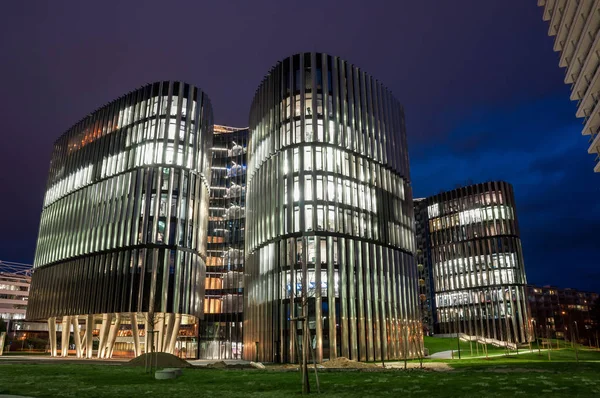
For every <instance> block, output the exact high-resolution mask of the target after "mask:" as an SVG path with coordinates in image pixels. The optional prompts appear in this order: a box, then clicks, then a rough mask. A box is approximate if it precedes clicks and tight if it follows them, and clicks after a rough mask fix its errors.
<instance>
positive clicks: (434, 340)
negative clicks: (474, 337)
mask: <svg viewBox="0 0 600 398" xmlns="http://www.w3.org/2000/svg"><path fill="white" fill-rule="evenodd" d="M424 344H425V347H426V348H428V349H429V355H431V354H434V353H436V352H442V351H449V350H453V351H456V350H458V344H457V342H456V338H447V337H444V338H442V337H430V336H425V337H424ZM471 348H473V356H484V355H485V352H484V351H483V345H482V344H479V347H478V344H477V343H476V342H472V343H470V342H468V341H462V340H461V341H460V354H461V358H462V357H465V358H466V357H470V356H471ZM477 348H479V352H478V351H477ZM487 350H488V355H492V354H504V353H506V349H505V348H501V347H494V346H493V345H491V344H487Z"/></svg>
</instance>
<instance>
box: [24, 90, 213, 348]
mask: <svg viewBox="0 0 600 398" xmlns="http://www.w3.org/2000/svg"><path fill="white" fill-rule="evenodd" d="M212 124H213V121H212V107H211V104H210V101H209V99H208V97H207V96H206V95H205V94H204V93H203V92H202V91H201V90H199V89H197V88H195V87H193V86H191V85H189V84H186V83H182V82H158V83H153V84H149V85H147V86H145V87H142V88H140V89H138V90H135V91H133V92H130V93H129V94H127V95H124V96H123V97H120V98H119V99H117V100H115V101H113V102H111V103H109V104H107V105H105V106H104V107H102V108H100V109H98V110H97V111H95V112H93V113H92V114H90V115H89V116H87V117H86V118H84V119H83V120H81V121H80V122H79V123H77V124H76V125H75V126H73V127H72V128H71V129H69V130H68V131H67V132H66V133H65V134H64V135H63V136H61V137H60V138H59V139H58V140H57V141H56V143H55V145H54V151H53V153H52V160H51V164H50V177H49V180H48V187H47V191H46V196H45V199H44V207H43V211H42V217H41V224H40V231H39V238H38V244H37V250H36V256H35V263H34V273H33V278H32V292H31V296H30V298H29V305H28V317H29V318H30V319H41V318H52V317H69V316H73V317H77V316H81V315H86V316H90V315H91V316H93V317H94V318H92V319H91V320H89V319H88V320H87V322H92V324H91V325H90V326H91V327H93V326H94V325H95V324H96V322H97V321H98V322H100V320H102V322H103V323H102V325H103V326H102V327H101V331H100V334H101V336H100V338H101V341H102V333H104V332H103V330H102V328H105V329H108V328H109V326H110V325H111V322H113V323H112V324H113V326H114V325H115V324H120V323H127V322H129V321H131V322H132V324H131V328H132V329H134V330H137V323H138V322H137V321H135V322H134V321H133V320H134V319H135V318H136V317H137V316H140V317H145V318H148V315H147V314H148V313H151V314H162V318H161V319H160V320H158V321H157V322H155V323H157V325H158V326H156V329H157V330H158V331H159V332H158V337H157V339H158V343H155V344H158V347H157V349H158V350H159V351H173V349H172V347H171V348H169V345H170V344H174V339H172V340H169V336H168V333H173V335H176V333H178V332H177V331H178V329H179V325H180V324H181V325H182V328H183V325H184V324H190V325H193V324H194V323H195V320H196V319H197V318H198V317H200V316H201V315H202V312H203V299H204V280H205V269H206V267H205V257H206V240H207V239H206V227H207V223H208V217H207V216H208V199H209V198H208V192H209V180H208V178H209V176H210V148H211V147H212V134H213V133H212ZM107 318H108V321H107V320H106V319H107ZM116 320H117V321H116ZM67 321H68V319H67ZM148 322H150V323H153V322H154V319H152V320H151V321H148V320H146V327H147V326H148V325H147V323H148ZM133 323H135V325H133ZM141 323H143V322H141ZM107 325H108V326H107ZM160 325H162V327H164V330H163V329H161V326H160ZM191 327H192V328H193V326H191ZM118 329H119V327H118V326H117V330H118ZM163 332H164V335H163ZM192 332H193V331H190V332H189V333H188V334H192V335H195V334H196V333H195V332H193V333H192ZM105 333H108V332H105ZM179 333H180V334H185V332H184V331H183V330H181V331H180V332H179ZM143 334H144V333H143V332H142V333H141V335H143ZM137 353H139V347H138V349H137Z"/></svg>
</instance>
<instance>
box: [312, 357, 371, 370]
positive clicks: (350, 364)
mask: <svg viewBox="0 0 600 398" xmlns="http://www.w3.org/2000/svg"><path fill="white" fill-rule="evenodd" d="M322 365H323V367H325V368H334V369H342V368H343V369H366V368H376V367H377V365H375V364H374V363H365V362H358V361H353V360H350V359H348V358H346V357H339V358H336V359H331V360H329V361H327V362H323V364H322Z"/></svg>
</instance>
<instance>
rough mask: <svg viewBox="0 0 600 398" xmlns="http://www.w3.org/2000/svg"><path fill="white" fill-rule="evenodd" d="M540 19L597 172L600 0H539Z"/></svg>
mask: <svg viewBox="0 0 600 398" xmlns="http://www.w3.org/2000/svg"><path fill="white" fill-rule="evenodd" d="M538 6H540V7H543V8H544V10H543V14H542V18H543V20H544V21H548V22H549V25H550V26H549V28H548V35H549V36H554V37H555V38H554V51H557V52H560V57H559V61H558V65H559V66H560V67H561V68H565V84H568V85H570V86H571V100H572V101H577V104H578V109H577V113H576V115H577V117H581V118H583V130H582V131H581V134H583V135H588V136H590V138H589V141H588V142H589V148H588V153H589V154H592V155H596V167H594V171H595V172H597V173H600V134H599V133H600V102H599V101H598V100H599V99H600V67H599V66H600V57H599V56H598V54H599V52H600V1H598V0H538Z"/></svg>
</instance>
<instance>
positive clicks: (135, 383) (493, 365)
mask: <svg viewBox="0 0 600 398" xmlns="http://www.w3.org/2000/svg"><path fill="white" fill-rule="evenodd" d="M580 354H581V355H580V359H581V360H580V362H579V363H575V361H574V352H572V351H570V350H560V351H556V350H554V351H552V353H551V357H552V361H548V357H547V355H545V353H544V352H542V355H538V354H537V352H534V353H530V354H522V355H518V356H516V355H511V356H509V357H495V358H490V359H488V360H486V359H465V360H461V361H458V360H454V361H449V362H448V363H449V364H450V366H452V368H453V369H454V370H452V371H448V372H433V371H421V370H411V371H402V370H395V371H378V372H357V371H352V372H348V371H347V372H342V371H339V372H323V373H321V374H320V381H321V392H322V393H324V395H326V396H332V397H353V396H356V397H364V396H400V395H417V394H419V395H430V396H435V397H475V396H477V397H481V396H486V397H504V396H513V395H528V396H540V395H544V396H579V397H593V396H596V397H597V396H600V378H599V377H598V375H599V374H600V353H599V352H594V351H582V352H580ZM311 385H312V387H313V389H315V381H314V375H312V374H311ZM300 390H301V386H300V375H299V374H298V373H297V372H283V373H282V372H275V371H270V370H264V371H260V370H217V369H184V374H183V376H182V377H180V378H178V379H177V380H165V381H157V380H154V379H153V378H152V376H151V375H149V374H145V373H144V370H143V369H140V368H130V367H125V366H105V365H72V364H63V363H57V364H37V365H35V364H26V365H17V364H2V363H1V362H0V394H20V395H28V396H33V397H52V396H61V397H115V396H123V397H130V396H143V395H146V396H171V397H178V396H183V395H184V394H186V395H202V396H209V397H232V396H244V397H245V396H261V397H279V396H284V395H289V394H292V395H300Z"/></svg>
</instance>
